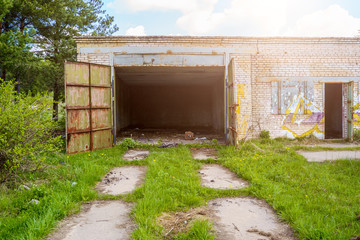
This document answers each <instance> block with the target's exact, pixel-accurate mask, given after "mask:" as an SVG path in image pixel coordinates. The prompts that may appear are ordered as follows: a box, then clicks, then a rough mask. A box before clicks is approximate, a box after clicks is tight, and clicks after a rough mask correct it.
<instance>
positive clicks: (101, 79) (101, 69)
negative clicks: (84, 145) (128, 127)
mask: <svg viewBox="0 0 360 240" xmlns="http://www.w3.org/2000/svg"><path fill="white" fill-rule="evenodd" d="M90 77H91V78H90V83H91V128H92V134H91V142H92V146H91V148H92V150H94V149H100V148H106V147H111V146H112V141H111V139H112V135H111V127H112V125H111V122H112V121H111V120H112V119H111V67H110V66H103V65H91V66H90ZM104 128H105V129H104ZM99 129H101V130H99Z"/></svg>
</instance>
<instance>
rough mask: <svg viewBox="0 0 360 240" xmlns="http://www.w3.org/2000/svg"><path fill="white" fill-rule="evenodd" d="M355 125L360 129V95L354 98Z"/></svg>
mask: <svg viewBox="0 0 360 240" xmlns="http://www.w3.org/2000/svg"><path fill="white" fill-rule="evenodd" d="M359 86H360V83H359ZM353 123H354V126H355V127H358V128H359V127H360V93H358V95H357V96H356V97H355V98H354V106H353Z"/></svg>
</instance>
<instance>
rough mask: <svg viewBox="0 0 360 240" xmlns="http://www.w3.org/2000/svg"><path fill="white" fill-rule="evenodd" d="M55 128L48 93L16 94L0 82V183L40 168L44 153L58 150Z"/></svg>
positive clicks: (6, 83)
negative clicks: (33, 94) (21, 173)
mask: <svg viewBox="0 0 360 240" xmlns="http://www.w3.org/2000/svg"><path fill="white" fill-rule="evenodd" d="M55 129H56V123H55V122H54V121H53V120H52V100H51V97H50V96H49V95H48V94H44V95H40V94H36V95H35V96H31V94H28V95H26V94H17V93H16V92H15V91H14V84H13V83H12V82H3V81H2V80H1V79H0V183H1V182H4V181H6V180H9V179H10V178H11V177H14V176H15V175H16V174H18V173H20V172H23V171H31V170H36V169H38V168H39V167H41V166H42V165H43V162H44V160H45V154H46V153H48V152H53V151H57V150H58V149H59V146H60V145H59V143H60V137H54V134H53V131H54V130H55Z"/></svg>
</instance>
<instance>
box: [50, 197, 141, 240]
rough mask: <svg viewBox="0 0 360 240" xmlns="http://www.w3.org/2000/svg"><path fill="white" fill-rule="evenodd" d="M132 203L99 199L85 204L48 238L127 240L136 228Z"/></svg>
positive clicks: (61, 239) (60, 239)
mask: <svg viewBox="0 0 360 240" xmlns="http://www.w3.org/2000/svg"><path fill="white" fill-rule="evenodd" d="M130 211H131V204H129V203H125V202H122V201H97V202H93V203H87V204H85V205H83V208H82V212H81V213H80V214H77V215H74V216H72V217H70V218H68V219H66V220H64V221H63V222H61V223H60V226H59V228H58V229H57V230H56V231H55V232H54V233H52V234H50V235H49V236H48V237H47V239H48V240H50V239H51V240H83V239H86V240H98V239H102V240H127V239H130V237H131V233H132V232H133V230H134V229H135V224H134V223H133V221H132V220H131V218H130Z"/></svg>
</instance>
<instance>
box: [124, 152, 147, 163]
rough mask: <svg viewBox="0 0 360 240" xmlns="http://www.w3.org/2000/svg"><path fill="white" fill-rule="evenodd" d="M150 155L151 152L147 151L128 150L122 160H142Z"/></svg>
mask: <svg viewBox="0 0 360 240" xmlns="http://www.w3.org/2000/svg"><path fill="white" fill-rule="evenodd" d="M149 154H150V152H149V150H146V149H131V150H127V151H126V152H125V154H124V156H123V157H122V158H123V159H124V160H127V161H134V160H142V159H145V158H146V157H147V156H149Z"/></svg>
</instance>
